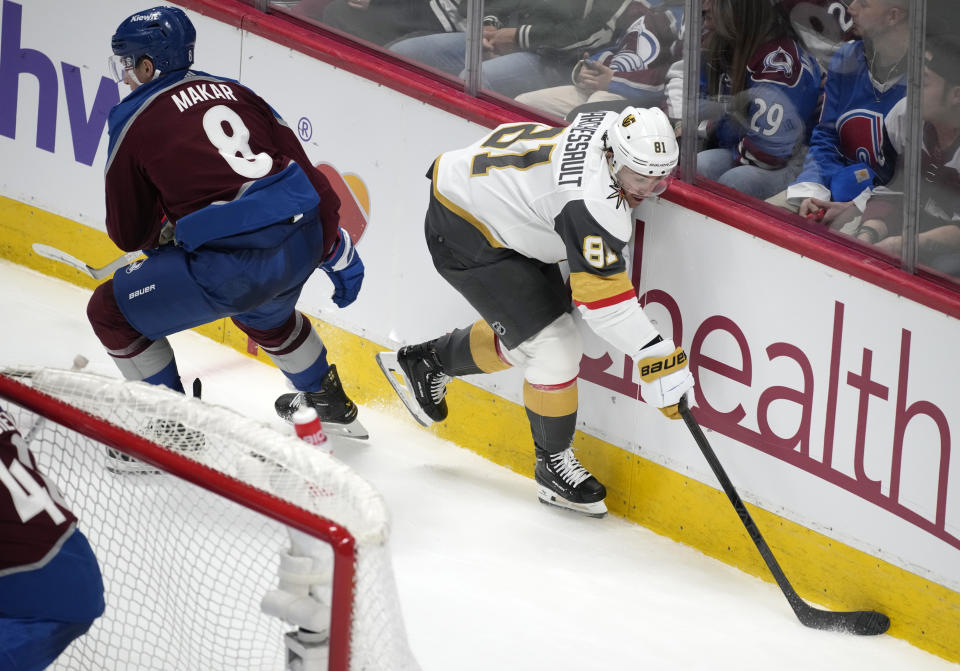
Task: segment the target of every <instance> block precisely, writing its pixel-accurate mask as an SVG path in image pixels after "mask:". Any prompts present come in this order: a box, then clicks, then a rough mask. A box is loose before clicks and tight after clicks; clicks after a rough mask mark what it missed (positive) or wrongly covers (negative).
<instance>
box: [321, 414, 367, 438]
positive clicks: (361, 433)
mask: <svg viewBox="0 0 960 671" xmlns="http://www.w3.org/2000/svg"><path fill="white" fill-rule="evenodd" d="M323 432H324V433H326V434H327V435H328V436H342V437H344V438H354V439H356V440H366V439H367V438H369V437H370V432H369V431H367V428H366V427H365V426H364V425H363V424H361V423H360V420H359V419H355V420H353V421H352V422H350V423H349V424H337V423H336V422H324V423H323Z"/></svg>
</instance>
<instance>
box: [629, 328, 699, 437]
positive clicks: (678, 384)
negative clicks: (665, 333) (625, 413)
mask: <svg viewBox="0 0 960 671" xmlns="http://www.w3.org/2000/svg"><path fill="white" fill-rule="evenodd" d="M637 367H638V368H639V369H640V388H641V390H642V391H643V398H644V399H646V401H647V403H650V404H651V405H655V406H657V407H658V408H660V412H662V413H663V414H664V415H666V416H667V417H669V418H670V419H680V409H679V408H678V407H677V405H678V404H679V403H680V399H681V398H683V395H684V394H685V393H687V391H689V390H690V389H692V388H693V375H692V374H691V373H690V367H689V366H688V365H687V355H686V353H685V352H684V351H683V349H681V348H680V347H677V346H676V345H674V344H673V341H672V340H670V339H665V340H661V341H660V342H658V343H654V344H653V345H649V346H647V347H644V348H643V349H642V350H640V354H639V358H638V360H637Z"/></svg>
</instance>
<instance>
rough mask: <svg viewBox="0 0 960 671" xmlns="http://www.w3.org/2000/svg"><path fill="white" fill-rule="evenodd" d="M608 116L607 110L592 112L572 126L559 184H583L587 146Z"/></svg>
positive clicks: (561, 161)
mask: <svg viewBox="0 0 960 671" xmlns="http://www.w3.org/2000/svg"><path fill="white" fill-rule="evenodd" d="M606 116H607V113H606V112H591V113H589V114H581V115H579V116H578V117H577V118H576V123H575V125H573V126H571V127H570V130H569V132H568V133H567V139H566V141H565V142H564V143H563V154H562V155H561V156H560V174H559V175H558V176H557V186H581V182H582V181H583V165H584V161H586V158H587V147H588V146H590V140H591V139H592V138H593V135H594V133H596V132H597V129H598V128H600V124H601V122H602V121H603V119H604V117H606Z"/></svg>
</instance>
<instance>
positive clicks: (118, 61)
mask: <svg viewBox="0 0 960 671" xmlns="http://www.w3.org/2000/svg"><path fill="white" fill-rule="evenodd" d="M136 65H137V64H136V62H135V59H134V57H133V56H117V55H113V56H110V57H108V58H107V67H108V68H109V70H110V75H111V76H112V77H113V80H114V81H115V82H117V83H118V84H122V83H123V80H124V78H125V76H126V73H127V71H128V70H133V68H135V67H136ZM130 76H131V77H132V76H133V74H132V73H131V75H130Z"/></svg>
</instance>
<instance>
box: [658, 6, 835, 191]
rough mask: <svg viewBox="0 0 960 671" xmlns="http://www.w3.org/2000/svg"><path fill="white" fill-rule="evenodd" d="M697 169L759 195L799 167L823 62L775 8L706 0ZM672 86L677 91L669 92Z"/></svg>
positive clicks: (812, 120) (777, 187)
mask: <svg viewBox="0 0 960 671" xmlns="http://www.w3.org/2000/svg"><path fill="white" fill-rule="evenodd" d="M703 27H704V32H703V67H702V69H701V75H700V91H701V96H702V97H704V98H706V99H708V100H709V101H710V103H708V104H706V105H702V106H701V115H700V126H699V128H698V129H697V130H698V135H699V137H700V139H701V140H702V142H703V145H702V146H703V147H704V148H703V150H702V151H700V153H699V154H697V172H698V173H699V174H700V175H701V176H703V177H706V178H707V179H712V180H714V181H717V182H719V183H720V184H723V185H725V186H729V187H731V188H733V189H736V190H737V191H740V192H742V193H745V194H747V195H749V196H752V197H754V198H759V199H765V198H769V197H770V196H772V195H773V194H775V193H777V192H778V191H781V190H783V189H784V188H786V186H787V185H788V184H789V183H790V181H791V180H792V179H793V178H794V177H796V176H797V174H798V173H799V172H800V167H801V165H802V161H803V154H804V152H805V150H806V145H807V141H808V139H809V137H810V131H811V129H812V128H813V126H814V124H815V122H816V112H817V104H818V101H819V99H820V82H821V74H820V66H819V64H818V63H817V61H816V60H815V59H814V58H812V57H811V56H810V55H809V54H808V53H807V52H806V50H805V49H804V47H803V46H802V45H801V43H800V40H799V39H798V38H797V35H796V33H795V32H794V30H793V27H792V26H791V25H790V22H789V21H788V19H787V17H786V15H785V14H783V12H781V10H780V8H779V6H777V5H773V4H771V3H769V2H755V0H704V3H703ZM674 90H676V89H674Z"/></svg>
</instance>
